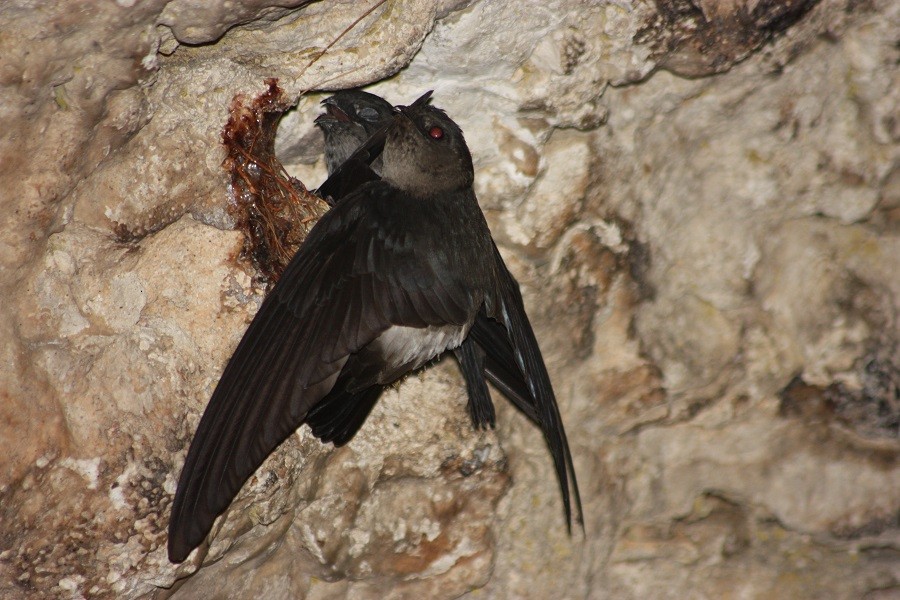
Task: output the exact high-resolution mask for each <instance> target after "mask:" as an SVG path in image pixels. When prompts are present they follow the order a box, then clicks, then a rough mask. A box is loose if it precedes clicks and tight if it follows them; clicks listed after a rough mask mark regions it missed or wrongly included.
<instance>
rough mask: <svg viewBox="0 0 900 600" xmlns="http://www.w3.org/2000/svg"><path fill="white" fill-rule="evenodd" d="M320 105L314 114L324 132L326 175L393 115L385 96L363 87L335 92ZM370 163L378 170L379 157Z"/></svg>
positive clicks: (391, 107) (379, 168) (379, 166)
mask: <svg viewBox="0 0 900 600" xmlns="http://www.w3.org/2000/svg"><path fill="white" fill-rule="evenodd" d="M322 104H323V105H324V106H325V112H324V113H322V114H321V115H319V116H318V117H316V125H318V126H319V127H320V128H321V129H322V133H323V134H324V135H325V166H326V168H327V169H328V174H329V175H330V174H331V173H333V172H334V171H335V169H337V168H338V167H339V166H340V165H341V163H343V162H344V161H345V160H347V159H348V158H350V155H351V154H353V153H354V152H355V151H356V149H357V148H359V147H360V146H361V145H362V144H363V142H365V141H366V140H367V139H369V137H370V136H371V135H372V134H373V133H375V132H376V131H377V130H378V129H379V128H380V127H382V126H383V125H385V124H386V123H387V122H388V121H389V120H390V119H391V118H392V117H393V115H394V107H393V106H391V105H390V104H389V103H388V102H387V101H386V100H385V99H384V98H382V97H381V96H376V95H375V94H370V93H368V92H364V91H362V90H344V91H341V92H338V93H336V94H335V95H333V96H329V97H328V98H326V99H325V100H323V101H322ZM371 166H372V169H373V170H374V171H375V172H376V173H381V159H380V158H376V159H375V160H374V161H373V162H372V165H371Z"/></svg>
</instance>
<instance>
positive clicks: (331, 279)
mask: <svg viewBox="0 0 900 600" xmlns="http://www.w3.org/2000/svg"><path fill="white" fill-rule="evenodd" d="M379 132H380V133H376V135H382V136H383V143H384V150H383V153H382V160H383V165H382V173H381V177H380V178H379V177H377V176H373V177H371V178H363V179H372V180H368V181H365V182H363V183H360V184H359V185H356V184H354V185H353V186H350V187H353V189H352V191H350V192H349V193H347V194H346V195H345V196H342V197H340V198H337V199H335V200H336V202H335V206H334V208H333V209H332V210H331V211H329V212H328V213H326V214H325V215H324V216H323V217H322V218H321V219H320V220H319V222H318V223H317V224H316V225H315V227H314V228H313V229H312V231H311V232H310V234H309V236H308V237H307V239H306V240H305V241H304V243H303V244H302V245H301V247H300V249H299V250H298V251H297V254H296V255H295V256H294V258H293V259H292V260H291V262H290V264H289V265H288V266H287V268H286V269H285V271H284V273H283V274H282V276H281V278H280V279H279V281H278V283H277V284H276V285H275V287H274V288H273V290H272V291H271V293H270V294H269V295H268V296H267V297H266V299H265V300H264V301H263V303H262V305H261V307H260V309H259V311H258V313H257V314H256V316H255V318H254V319H253V321H252V323H251V324H250V326H249V328H248V329H247V332H246V333H245V334H244V337H243V339H242V340H241V342H240V344H239V345H238V347H237V349H236V350H235V352H234V354H233V355H232V357H231V359H230V360H229V362H228V365H227V366H226V367H225V370H224V372H223V374H222V377H221V379H220V381H219V384H218V386H217V387H216V390H215V392H214V393H213V395H212V398H211V399H210V402H209V405H208V406H207V408H206V411H205V412H204V414H203V417H202V418H201V421H200V424H199V426H198V428H197V432H196V434H195V436H194V439H193V441H192V443H191V447H190V450H189V452H188V455H187V458H186V459H185V465H184V468H183V470H182V474H181V477H180V480H179V483H178V489H177V492H176V496H175V500H174V503H173V507H172V516H171V519H170V528H169V558H170V560H172V561H174V562H180V561H182V560H184V559H185V558H186V557H187V556H188V554H189V553H190V552H191V550H193V549H194V548H195V547H196V546H197V545H199V544H200V543H201V542H202V541H203V539H204V538H205V537H206V535H207V534H208V533H209V531H210V529H211V527H212V524H213V522H214V520H215V518H216V517H217V516H218V515H219V514H221V513H222V512H223V511H224V510H225V509H226V508H227V507H228V505H229V504H230V503H231V501H232V500H233V498H234V496H235V495H236V494H237V492H238V491H239V490H240V488H241V486H242V485H243V483H244V482H245V481H246V480H247V479H248V478H249V477H250V475H252V474H253V472H254V471H255V470H256V469H257V468H258V467H259V466H260V465H261V464H262V462H263V461H264V460H265V458H266V457H267V456H268V455H269V454H270V453H271V452H272V451H273V450H274V449H275V448H276V447H277V446H278V445H279V444H280V443H281V442H282V441H284V439H285V438H286V437H287V436H289V435H290V434H291V433H292V432H293V431H294V430H295V429H296V428H297V427H299V426H300V425H302V424H304V423H306V424H308V425H309V426H310V428H311V430H312V432H313V433H314V434H315V435H316V436H317V437H319V438H320V439H321V440H322V441H323V442H333V443H334V444H335V445H342V444H345V443H347V442H348V441H349V440H350V439H351V438H352V437H353V435H354V434H355V433H356V432H357V431H358V430H359V428H360V427H361V426H362V424H363V422H364V421H365V419H366V417H367V416H368V414H369V412H370V411H371V409H372V407H373V406H374V404H375V402H376V401H377V400H378V397H379V396H380V394H381V392H382V390H383V389H384V387H385V386H387V385H390V384H391V383H393V382H394V381H396V380H397V379H399V378H400V377H402V376H404V375H405V374H407V373H409V372H410V371H413V370H415V369H418V368H420V367H422V366H424V365H425V364H427V363H428V362H429V361H431V360H433V359H434V358H436V357H438V356H440V355H441V354H443V353H444V352H446V351H448V350H449V351H454V352H455V353H456V355H457V358H458V359H459V361H460V365H461V367H462V368H463V372H464V374H465V377H466V383H467V388H468V389H469V395H470V402H469V412H470V414H471V415H472V419H473V422H474V423H475V425H476V426H488V425H490V426H493V424H494V410H493V404H492V402H491V399H490V396H489V392H488V391H487V386H486V385H485V383H484V379H485V376H488V377H489V378H490V379H491V380H492V381H495V382H496V383H498V385H499V387H500V389H501V390H502V391H503V392H504V393H505V394H507V395H508V396H509V397H510V398H511V399H512V400H513V402H514V403H515V404H516V405H517V406H518V407H519V408H520V409H522V410H523V412H525V414H526V415H528V416H529V418H531V419H532V420H533V421H535V422H536V423H538V424H539V425H540V426H541V428H542V429H543V431H544V435H545V438H546V439H547V441H548V444H549V446H550V449H551V453H552V454H553V457H554V464H555V467H556V470H557V474H558V476H559V478H560V483H561V485H562V487H563V498H564V503H565V506H566V513H567V515H568V516H569V518H570V517H571V512H570V508H569V484H568V477H569V476H571V480H572V485H573V488H574V491H575V500H576V506H577V507H578V511H579V515H580V513H581V507H580V500H579V499H578V491H577V484H576V483H575V478H574V470H573V468H572V462H571V456H570V454H569V450H568V443H567V442H566V439H565V432H564V430H563V428H562V422H561V419H560V417H559V412H558V409H557V406H556V401H555V398H554V396H553V390H552V387H551V386H550V381H549V376H548V375H547V373H546V368H545V367H544V364H543V359H542V358H541V356H540V350H539V349H538V347H537V341H536V340H535V339H534V334H533V332H532V330H531V326H530V325H529V324H528V320H527V316H526V315H525V310H524V305H523V304H522V299H521V295H520V294H519V290H518V284H517V283H516V282H515V279H513V277H512V275H511V274H510V273H509V271H508V270H507V269H506V266H505V264H504V263H503V260H502V258H501V257H500V254H499V252H498V251H497V247H496V245H495V244H494V242H493V239H492V238H491V234H490V230H489V229H488V226H487V222H486V221H485V218H484V215H483V214H482V212H481V210H480V208H479V206H478V202H477V199H476V197H475V193H474V191H473V189H472V183H473V180H474V171H473V168H472V159H471V155H470V154H469V150H468V148H467V146H466V144H465V140H464V138H463V135H462V131H461V130H460V129H459V127H458V126H457V125H456V124H455V123H454V122H453V121H452V120H451V119H450V118H449V117H447V116H446V114H444V113H443V112H442V111H440V110H438V109H436V108H433V107H431V106H428V105H427V104H426V103H425V97H423V99H420V101H417V103H414V104H413V105H411V106H409V107H403V108H402V109H401V110H400V111H399V112H398V113H397V114H395V115H392V116H391V117H390V118H389V119H388V125H387V126H386V129H384V128H383V129H380V130H379ZM369 158H371V157H369ZM350 160H352V158H351V159H350ZM368 160H369V159H367V161H368ZM363 166H365V165H363Z"/></svg>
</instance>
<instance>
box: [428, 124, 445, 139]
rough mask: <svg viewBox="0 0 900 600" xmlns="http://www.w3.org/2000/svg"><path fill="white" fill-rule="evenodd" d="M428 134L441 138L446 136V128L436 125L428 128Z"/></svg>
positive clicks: (433, 137)
mask: <svg viewBox="0 0 900 600" xmlns="http://www.w3.org/2000/svg"><path fill="white" fill-rule="evenodd" d="M428 135H430V136H431V138H432V139H435V140H439V139H441V138H442V137H444V130H443V129H441V128H440V127H438V126H437V125H435V126H434V127H432V128H431V129H429V130H428Z"/></svg>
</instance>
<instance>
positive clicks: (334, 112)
mask: <svg viewBox="0 0 900 600" xmlns="http://www.w3.org/2000/svg"><path fill="white" fill-rule="evenodd" d="M322 105H323V106H324V107H325V112H324V113H322V114H321V115H319V116H318V117H316V119H315V121H314V122H315V123H321V122H323V121H341V122H343V123H348V122H349V121H350V117H349V115H347V113H345V112H344V111H342V110H341V109H340V108H338V106H337V104H335V103H334V99H333V98H325V99H324V100H322Z"/></svg>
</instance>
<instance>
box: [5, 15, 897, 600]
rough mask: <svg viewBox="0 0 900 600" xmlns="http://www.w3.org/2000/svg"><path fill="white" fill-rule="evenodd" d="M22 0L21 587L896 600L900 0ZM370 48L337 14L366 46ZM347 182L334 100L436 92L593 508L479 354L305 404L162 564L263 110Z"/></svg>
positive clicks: (17, 155)
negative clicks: (325, 402) (278, 443)
mask: <svg viewBox="0 0 900 600" xmlns="http://www.w3.org/2000/svg"><path fill="white" fill-rule="evenodd" d="M33 4H34V3H31V2H27V1H25V0H13V1H10V2H6V3H5V4H3V6H2V7H0V57H2V58H0V124H2V127H3V135H2V136H0V190H3V192H2V197H3V199H4V209H5V210H4V215H5V218H4V219H3V220H0V294H2V298H3V302H0V338H2V339H3V344H2V345H0V359H2V360H0V364H2V368H0V441H2V446H3V450H4V452H3V455H2V459H0V596H3V597H4V598H35V597H36V598H150V597H159V598H162V597H174V598H196V597H211V596H215V597H230V598H245V597H265V598H309V599H320V600H324V599H333V598H354V599H355V598H407V597H429V598H456V597H466V596H473V597H474V596H479V597H490V598H522V597H537V598H551V597H553V598H567V597H588V598H604V597H615V598H623V599H629V598H684V597H696V598H732V597H752V598H769V597H778V598H815V597H824V596H827V597H829V598H847V599H850V598H853V599H855V598H887V597H892V596H893V595H896V594H897V593H898V591H900V571H898V564H900V561H898V555H900V529H898V525H897V520H896V515H897V514H898V511H900V496H898V494H897V493H896V490H897V489H900V468H898V455H900V398H898V390H900V342H898V339H900V335H898V334H900V325H898V323H900V318H898V313H900V278H898V277H897V275H896V274H897V273H900V230H898V227H897V223H898V210H900V208H898V207H900V191H898V190H900V175H898V173H900V118H898V115H900V76H898V71H897V68H896V66H897V64H898V48H897V44H896V40H897V31H898V30H900V5H898V4H897V3H896V2H891V1H890V0H873V1H872V2H868V3H859V2H851V1H849V0H821V1H819V2H815V1H806V0H794V1H791V2H774V1H768V0H761V1H754V2H743V1H727V2H726V1H724V0H721V1H719V0H708V1H707V0H704V1H702V2H688V3H683V2H670V1H668V0H658V1H655V2H646V1H643V0H635V1H629V0H623V1H621V2H620V1H610V2H583V1H581V0H549V1H547V0H545V1H541V2H539V1H537V0H528V1H524V2H515V3H513V2H490V1H488V0H445V1H442V2H431V1H428V0H388V1H387V2H379V1H377V0H368V1H367V2H363V3H361V2H355V1H349V0H323V1H320V2H307V1H306V0H295V1H293V2H284V1H280V2H264V1H256V2H242V3H235V2H226V1H223V0H213V1H209V2H195V1H190V0H177V1H174V2H162V1H145V2H134V1H132V0H119V1H117V2H105V3H82V4H83V5H82V4H79V5H78V10H74V9H73V8H72V7H71V6H69V4H68V3H56V4H54V3H46V6H43V5H42V7H41V8H40V10H38V9H36V8H35V7H34V6H33ZM345 30H347V31H346V33H343V35H342V32H345ZM269 78H276V79H278V86H279V87H280V88H281V89H282V90H284V97H285V98H286V99H287V100H288V101H296V102H297V108H296V109H295V110H294V111H292V112H290V113H288V114H287V115H286V116H285V117H284V119H283V120H282V122H281V126H280V129H279V132H278V138H277V140H276V144H275V147H276V151H277V152H278V154H279V156H280V158H281V161H282V162H284V163H285V165H286V166H287V167H288V169H289V171H290V172H291V174H292V175H293V176H295V177H297V178H299V179H300V180H302V181H303V182H304V183H306V184H307V186H308V187H315V186H316V185H317V184H318V183H320V181H321V179H322V178H323V177H324V166H323V165H322V161H321V148H322V146H321V144H322V141H321V135H320V134H319V132H318V131H317V130H316V129H315V127H314V126H313V124H312V120H313V118H314V116H315V115H316V114H317V113H318V111H319V110H320V107H319V106H318V102H319V100H321V98H322V97H323V94H324V93H325V91H327V90H333V89H342V88H346V87H350V86H355V85H363V84H373V85H372V87H371V89H372V90H373V91H375V92H376V93H380V94H382V95H384V96H386V97H387V98H388V99H389V100H391V101H392V102H394V103H397V104H402V103H407V102H409V101H410V100H412V99H414V98H415V97H417V96H418V95H419V94H421V93H422V92H423V91H425V90H428V89H434V90H435V93H434V102H435V104H437V105H439V106H441V107H443V108H445V109H446V110H447V111H448V113H449V114H450V115H451V116H452V117H453V118H454V119H456V120H457V121H458V122H459V123H460V125H461V126H462V128H463V130H464V131H465V132H466V137H467V140H468V142H469V146H470V148H471V150H472V154H473V157H474V159H475V163H476V191H477V193H478V195H479V200H480V202H481V204H482V206H483V208H484V209H485V212H486V215H487V218H488V221H489V223H490V225H491V227H492V230H493V232H494V235H495V238H496V239H497V241H498V244H499V245H500V248H501V252H502V253H503V255H504V257H505V258H506V260H507V262H508V264H509V265H510V268H511V269H512V271H513V272H514V273H515V275H516V276H517V278H518V279H519V281H520V282H521V285H522V291H523V296H524V298H525V302H526V305H527V307H528V309H529V314H530V316H531V319H532V321H533V324H534V326H535V329H536V332H537V335H538V339H539V340H540V342H541V346H542V348H543V350H544V353H545V358H546V360H547V364H548V368H549V370H550V373H551V377H552V379H553V381H554V384H555V388H556V392H557V396H558V398H559V402H560V407H561V411H562V415H563V419H564V421H565V423H566V425H567V433H568V438H569V441H570V444H571V446H572V452H573V456H574V459H575V467H576V470H577V472H578V475H579V481H580V483H581V492H582V497H583V500H584V505H585V517H586V522H585V530H584V534H582V532H581V531H578V530H576V531H574V532H573V534H572V535H571V536H570V535H569V534H568V533H567V532H566V530H565V527H564V524H563V523H564V521H563V512H562V504H561V499H560V495H559V490H558V486H557V482H556V480H555V477H554V474H553V469H552V465H551V462H550V458H549V454H548V452H547V449H546V446H545V444H544V442H543V439H542V437H541V435H540V433H539V432H538V431H537V430H536V429H535V428H534V427H533V426H532V425H531V424H529V423H528V422H527V420H526V419H525V418H524V417H523V416H522V415H521V414H519V413H518V412H517V411H515V410H514V409H512V408H510V406H509V404H508V403H507V402H505V401H504V400H503V399H502V398H501V397H500V394H495V400H496V401H497V409H498V428H497V430H496V431H494V432H475V431H473V430H472V428H471V425H470V423H469V421H468V416H467V415H466V413H465V408H464V406H465V401H466V398H465V389H464V385H463V382H462V380H461V378H460V377H459V375H458V373H457V370H456V366H455V364H454V363H453V362H452V360H449V361H444V362H442V363H440V364H439V365H437V366H436V367H434V368H431V369H429V370H426V371H425V372H423V373H420V374H416V375H414V376H412V377H409V378H408V379H407V380H405V381H403V382H401V383H400V384H398V385H397V386H396V388H395V389H392V390H391V391H389V392H388V393H386V394H385V397H384V398H383V400H382V401H381V402H380V403H379V405H378V406H377V407H376V409H375V410H374V411H373V414H372V415H371V416H370V418H369V421H368V422H367V423H366V425H365V426H364V427H363V429H362V430H361V431H360V433H359V435H358V436H357V437H356V438H355V439H354V440H353V442H352V443H350V444H349V445H348V446H346V447H344V448H342V449H339V450H335V449H333V448H332V447H330V446H323V445H322V444H320V443H319V442H318V441H317V440H315V439H314V438H313V437H312V436H311V434H309V432H308V431H306V430H305V429H301V430H299V431H298V433H297V435H295V436H292V437H291V438H290V439H289V440H288V441H286V442H285V444H283V445H282V447H280V448H279V449H278V450H277V451H276V452H275V453H273V455H272V456H271V457H269V459H268V460H267V461H266V463H265V464H264V465H263V466H262V467H261V468H260V469H259V470H258V472H257V473H256V474H255V475H254V476H253V477H252V478H251V479H250V481H249V482H248V483H247V485H246V486H245V487H244V489H243V490H242V491H241V493H240V494H239V496H238V498H237V499H236V500H235V502H234V504H233V505H232V507H231V508H230V509H229V511H228V512H227V513H226V515H225V516H224V518H222V519H220V520H219V521H218V523H217V525H216V526H215V528H214V530H213V533H212V536H211V539H210V543H209V545H208V546H205V547H202V548H201V549H200V550H199V551H198V552H197V553H195V555H194V556H193V557H192V558H191V560H189V561H188V562H186V563H184V564H182V565H177V566H176V565H172V564H170V563H169V562H168V561H167V559H166V556H165V541H166V526H167V524H168V510H169V505H170V504H171V500H172V496H173V494H174V491H175V482H176V481H177V477H178V473H179V470H180V468H181V464H182V462H183V459H184V454H185V452H186V450H187V445H188V444H189V442H190V438H191V436H192V434H193V431H194V429H195V428H196V425H197V422H198V420H199V417H200V414H201V413H202V410H203V408H204V406H205V404H206V402H207V400H208V399H209V396H210V394H211V392H212V390H213V388H214V386H215V384H216V382H217V380H218V377H219V375H220V373H221V370H222V368H223V366H224V364H225V362H226V361H227V359H228V357H229V356H230V353H231V352H232V350H233V348H234V347H235V345H236V344H237V342H238V341H239V339H240V337H241V335H242V333H243V331H244V329H245V328H246V325H247V324H248V323H249V321H250V319H251V318H252V315H253V314H254V313H255V311H256V309H257V307H258V305H259V303H260V302H261V300H262V297H263V294H264V289H263V287H262V285H261V284H260V280H259V273H258V272H256V271H255V269H254V268H253V266H252V264H251V263H250V262H249V261H248V260H247V259H246V258H245V257H243V256H242V254H241V249H242V248H243V246H244V239H243V236H244V234H243V232H242V231H241V230H240V228H239V225H240V223H238V222H237V221H236V220H235V219H234V217H233V212H232V211H231V210H230V208H231V206H230V202H231V201H232V199H231V196H230V190H229V176H228V173H227V172H226V171H225V169H223V166H222V162H223V159H224V158H225V151H224V149H223V146H222V137H221V136H222V131H223V127H224V126H225V124H226V122H227V121H228V117H229V109H230V107H231V106H232V100H233V99H234V98H235V97H236V96H238V95H243V97H245V98H253V97H255V96H258V95H259V94H261V93H262V92H264V91H265V90H266V89H267V88H268V84H267V83H266V80H267V79H269Z"/></svg>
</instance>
